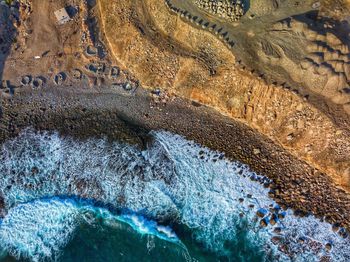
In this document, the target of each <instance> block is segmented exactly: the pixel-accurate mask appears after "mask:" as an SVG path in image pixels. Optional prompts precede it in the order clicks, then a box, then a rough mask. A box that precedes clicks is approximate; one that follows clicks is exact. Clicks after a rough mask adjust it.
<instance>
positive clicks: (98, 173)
mask: <svg viewBox="0 0 350 262" xmlns="http://www.w3.org/2000/svg"><path fill="white" fill-rule="evenodd" d="M151 135H152V136H153V138H154V141H153V143H152V144H150V145H149V147H148V148H147V149H146V150H143V151H141V150H140V149H139V148H137V147H135V146H131V145H127V144H124V143H120V142H112V143H111V142H108V141H107V140H104V139H89V140H86V141H75V140H74V139H72V138H69V137H66V138H62V137H60V136H59V135H58V134H57V133H40V134H39V133H35V132H34V131H31V130H27V131H26V132H24V133H22V134H21V135H20V136H19V137H17V138H15V139H13V140H11V141H8V142H6V143H5V144H4V145H3V147H2V156H1V158H2V159H1V160H2V161H1V164H0V175H1V176H2V177H1V179H0V192H1V193H2V195H3V196H4V199H5V204H6V208H7V209H8V210H9V214H11V210H16V208H17V207H18V206H19V205H21V204H22V203H25V202H30V201H35V200H36V199H40V198H43V197H55V196H57V195H65V196H80V197H83V198H85V199H94V200H96V201H100V202H102V203H103V204H105V205H111V206H113V207H114V208H116V209H118V210H128V211H131V212H132V213H134V214H138V216H139V218H140V217H141V216H142V217H144V218H145V217H147V218H149V219H153V220H157V221H160V222H165V221H173V222H175V223H179V224H182V225H185V226H186V227H188V228H190V229H191V231H192V236H193V239H194V240H195V241H196V242H198V243H200V244H201V245H202V246H204V247H205V248H206V249H207V250H209V251H211V252H216V253H217V254H218V255H220V256H227V257H230V258H233V259H234V258H239V257H241V256H242V255H243V254H247V253H248V254H249V253H251V254H252V255H253V256H257V257H259V258H261V259H262V260H274V261H288V260H290V256H292V258H293V260H295V261H319V260H320V259H321V257H325V256H330V257H332V258H333V259H334V260H338V261H349V260H350V245H349V241H348V239H342V238H340V237H339V236H338V235H337V234H336V233H334V232H333V231H332V228H331V225H329V224H327V223H324V222H321V221H319V220H318V219H316V218H314V217H313V216H309V217H307V218H297V217H295V216H293V212H292V211H291V210H287V211H286V217H285V218H284V219H283V220H279V221H277V224H276V225H275V226H272V225H268V226H267V227H261V226H260V219H258V218H257V216H256V212H257V211H258V210H259V209H263V210H269V209H271V207H274V206H276V203H275V202H274V201H273V200H272V199H270V198H269V197H268V194H267V193H268V189H266V188H264V187H263V186H262V183H263V182H264V181H265V182H266V181H267V179H266V178H264V177H263V176H259V175H257V174H255V173H254V172H252V171H251V170H250V169H249V167H247V166H245V165H242V164H241V163H237V162H230V161H228V160H227V159H226V158H225V157H224V155H223V154H222V153H220V152H213V151H210V150H209V149H207V148H204V147H201V146H199V145H197V144H195V143H194V142H191V141H188V140H186V139H184V138H183V137H181V136H178V135H174V134H171V133H168V132H163V131H160V132H151ZM252 177H253V178H254V180H255V181H252V180H251V179H250V178H252ZM256 180H258V181H260V182H261V183H259V182H256ZM268 213H269V212H268ZM6 219H8V220H9V221H10V220H11V221H16V220H12V219H11V216H9V217H8V216H7V217H5V219H4V221H5V220H6ZM265 219H266V221H267V222H268V221H269V219H270V215H267V217H265ZM126 220H127V221H129V222H130V223H131V222H132V223H133V225H137V226H136V227H137V228H138V230H139V232H140V233H145V232H147V231H145V230H146V229H145V228H144V224H143V223H142V222H140V221H134V220H133V219H132V218H130V217H129V218H127V219H126ZM141 221H142V220H141ZM136 222H137V223H136ZM15 224H16V223H12V222H11V225H12V226H13V229H14V231H16V230H17V229H16V227H15ZM276 227H279V228H280V230H281V232H280V233H275V231H274V229H275V228H276ZM155 228H156V227H153V229H151V231H152V230H155ZM147 230H150V228H147ZM153 232H154V231H153ZM160 233H162V234H160ZM157 234H158V235H159V236H167V237H168V238H169V239H171V236H172V234H173V233H172V231H171V230H170V231H169V228H162V227H159V226H158V228H157ZM274 236H275V237H276V236H277V237H279V238H280V240H279V241H280V242H279V243H277V244H276V243H272V241H271V238H272V237H274ZM42 237H43V238H45V237H46V236H45V235H43V236H42ZM48 237H50V236H49V235H48ZM9 239H11V243H17V242H16V240H15V238H9ZM301 239H302V240H303V241H301ZM301 242H303V243H301ZM33 243H36V240H35V241H34V240H33ZM239 243H245V245H244V246H243V247H242V245H239ZM326 243H331V245H332V250H331V251H326V249H325V248H324V245H325V244H326ZM55 245H56V247H57V249H59V248H60V245H61V244H60V243H57V244H55ZM286 245H287V246H288V250H287V252H286V250H285V249H283V247H284V246H286ZM13 246H15V244H13ZM29 257H30V255H29Z"/></svg>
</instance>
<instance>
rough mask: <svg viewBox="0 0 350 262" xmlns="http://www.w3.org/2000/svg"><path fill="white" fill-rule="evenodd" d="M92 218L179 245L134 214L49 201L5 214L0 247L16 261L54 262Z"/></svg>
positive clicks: (172, 236) (174, 238)
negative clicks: (116, 212)
mask: <svg viewBox="0 0 350 262" xmlns="http://www.w3.org/2000/svg"><path fill="white" fill-rule="evenodd" d="M96 217H99V218H102V219H103V221H104V223H106V224H107V225H109V226H111V225H113V224H117V225H119V224H120V222H122V223H127V224H128V225H130V226H131V227H132V228H133V229H134V230H135V231H136V232H139V233H140V234H145V235H150V236H155V237H158V238H160V239H163V240H166V241H169V242H173V243H177V244H180V246H182V244H181V241H180V240H179V239H178V238H177V236H176V234H175V233H174V232H172V231H171V229H170V228H167V227H162V226H160V225H158V224H157V223H156V222H154V221H151V220H147V219H146V218H144V217H142V216H137V215H135V214H128V215H121V216H117V215H113V214H112V213H110V212H109V211H108V210H107V209H103V208H97V207H94V206H91V205H90V204H88V203H85V202H76V201H75V200H73V199H61V198H50V199H44V200H35V201H33V202H29V203H25V204H19V205H18V206H16V207H14V208H12V209H10V210H9V212H8V214H7V215H6V217H5V218H4V219H3V220H2V223H1V226H0V247H1V248H2V249H4V250H6V251H7V252H8V253H10V254H12V255H13V256H15V257H16V258H17V259H23V258H29V259H30V260H32V261H42V260H47V259H49V260H57V259H58V258H59V255H60V253H61V251H62V249H63V248H64V247H65V246H66V244H67V243H68V242H69V241H70V240H71V239H72V237H73V236H74V232H75V230H76V229H77V228H78V227H79V225H80V224H81V223H83V222H84V223H88V224H94V223H95V222H96Z"/></svg>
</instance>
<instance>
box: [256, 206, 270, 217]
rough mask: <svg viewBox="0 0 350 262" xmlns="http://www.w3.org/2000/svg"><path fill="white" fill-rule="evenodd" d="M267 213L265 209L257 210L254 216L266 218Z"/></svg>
mask: <svg viewBox="0 0 350 262" xmlns="http://www.w3.org/2000/svg"><path fill="white" fill-rule="evenodd" d="M267 213H268V211H267V210H266V209H265V208H259V210H258V211H257V212H256V215H257V216H258V217H264V216H266V215H267Z"/></svg>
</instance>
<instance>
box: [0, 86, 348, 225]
mask: <svg viewBox="0 0 350 262" xmlns="http://www.w3.org/2000/svg"><path fill="white" fill-rule="evenodd" d="M2 106H3V110H2V114H3V116H2V121H1V125H0V128H1V129H0V142H1V143H2V142H3V141H5V140H6V139H7V138H11V137H13V136H15V135H17V134H18V133H19V132H20V131H21V130H23V129H24V128H26V127H29V126H32V127H34V128H35V129H37V130H57V131H59V132H60V133H61V134H62V135H70V136H75V137H77V138H80V139H84V138H87V137H90V136H94V137H99V136H101V135H102V136H107V138H108V139H111V140H114V139H119V140H122V141H125V142H127V143H131V144H137V145H139V146H140V147H144V146H145V143H146V140H147V134H148V132H149V131H151V130H166V131H170V132H172V133H176V134H179V135H182V136H184V137H185V138H186V139H188V140H193V141H195V142H196V143H198V144H201V145H203V146H206V147H208V148H210V149H212V150H217V151H221V152H224V153H225V156H226V157H227V158H228V159H230V160H234V161H239V162H241V163H243V164H247V165H248V166H249V167H250V168H251V170H252V171H255V172H257V173H259V174H263V175H265V176H266V177H268V178H269V179H271V180H273V181H274V182H273V183H272V184H271V185H264V186H266V187H267V186H269V187H270V193H269V196H270V197H272V198H273V199H274V200H276V202H277V203H279V204H280V205H281V206H282V207H289V208H292V209H293V210H294V211H295V214H296V215H300V216H304V215H308V214H309V213H312V214H313V215H315V216H316V217H318V218H321V219H323V218H325V220H326V221H327V222H329V223H331V224H337V225H338V226H341V227H345V228H347V229H348V230H349V229H350V222H349V221H350V220H349V218H350V212H349V210H350V209H349V207H350V200H349V199H348V196H347V194H346V192H345V191H343V190H341V189H339V188H336V186H335V185H334V184H333V182H332V181H331V179H330V178H329V177H328V176H327V175H326V174H323V173H321V172H319V171H318V170H316V169H314V168H312V167H311V166H309V165H308V164H306V163H305V162H303V161H301V160H299V159H297V158H296V157H294V156H292V155H291V154H290V153H288V152H287V151H286V150H284V149H283V148H282V147H280V146H278V145H276V144H274V143H273V142H272V141H271V140H269V139H268V138H266V137H265V136H263V135H261V134H259V133H258V132H257V131H254V130H253V129H251V128H250V127H248V126H246V125H244V124H242V123H239V122H236V121H234V120H232V119H230V118H228V117H225V116H222V115H220V114H219V113H217V112H215V111H214V110H212V109H210V108H207V107H205V106H201V105H199V104H196V103H193V102H190V101H186V100H183V99H180V98H175V99H174V100H173V101H168V102H167V103H166V104H162V105H159V104H158V105H157V104H154V102H153V100H152V98H151V96H150V94H149V92H148V91H146V90H144V89H142V88H138V89H137V90H136V91H135V93H134V94H131V93H130V94H126V93H123V92H120V90H116V89H108V88H104V89H102V90H99V91H97V90H95V89H81V88H78V87H65V88H61V87H60V88H57V87H54V88H50V87H46V88H45V89H42V90H37V91H33V92H30V90H25V89H22V90H20V92H18V93H17V94H16V96H15V97H13V98H10V99H3V102H2ZM175 120H176V121H175Z"/></svg>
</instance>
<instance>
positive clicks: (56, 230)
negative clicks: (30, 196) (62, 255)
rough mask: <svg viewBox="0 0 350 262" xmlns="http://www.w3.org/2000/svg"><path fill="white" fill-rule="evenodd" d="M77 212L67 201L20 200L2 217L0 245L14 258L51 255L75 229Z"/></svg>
mask: <svg viewBox="0 0 350 262" xmlns="http://www.w3.org/2000/svg"><path fill="white" fill-rule="evenodd" d="M77 214H78V212H77V209H76V208H75V207H74V205H73V204H72V203H71V202H69V201H65V202H61V201H57V200H53V201H35V202H33V203H30V204H20V205H18V206H17V207H15V208H13V209H10V210H9V213H8V214H7V216H6V217H5V218H4V219H3V220H2V223H1V226H0V243H1V246H2V247H3V248H5V249H6V250H7V251H8V252H9V253H11V254H12V255H14V256H15V257H17V258H30V259H31V260H33V261H40V259H42V258H43V257H48V258H54V257H56V256H57V255H58V254H59V251H60V249H61V248H62V247H64V246H65V244H66V243H67V241H69V239H70V237H71V235H72V233H73V232H74V229H75V227H76V218H77Z"/></svg>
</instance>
